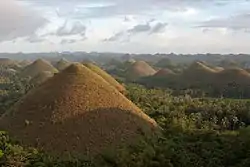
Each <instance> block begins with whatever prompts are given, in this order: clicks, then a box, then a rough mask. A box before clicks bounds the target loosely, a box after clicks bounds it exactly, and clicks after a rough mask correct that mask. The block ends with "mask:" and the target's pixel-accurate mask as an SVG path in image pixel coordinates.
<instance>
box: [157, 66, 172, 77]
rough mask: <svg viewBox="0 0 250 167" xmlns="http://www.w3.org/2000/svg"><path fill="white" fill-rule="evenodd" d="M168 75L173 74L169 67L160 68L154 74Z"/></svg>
mask: <svg viewBox="0 0 250 167" xmlns="http://www.w3.org/2000/svg"><path fill="white" fill-rule="evenodd" d="M169 75H174V72H173V71H172V70H170V69H167V68H164V69H160V70H159V71H157V72H156V73H155V74H154V76H161V77H163V76H169Z"/></svg>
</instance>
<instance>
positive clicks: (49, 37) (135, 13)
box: [0, 0, 250, 53]
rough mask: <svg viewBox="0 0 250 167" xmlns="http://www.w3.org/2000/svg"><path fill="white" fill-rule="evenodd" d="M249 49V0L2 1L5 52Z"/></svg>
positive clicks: (0, 38)
mask: <svg viewBox="0 0 250 167" xmlns="http://www.w3.org/2000/svg"><path fill="white" fill-rule="evenodd" d="M50 51H99V52H130V53H156V52H161V53H169V52H176V53H207V52H210V53H250V1H249V0H0V52H50Z"/></svg>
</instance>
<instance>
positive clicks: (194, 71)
mask: <svg viewBox="0 0 250 167" xmlns="http://www.w3.org/2000/svg"><path fill="white" fill-rule="evenodd" d="M216 73H217V71H215V70H214V69H212V68H210V67H208V66H206V65H205V64H203V63H202V62H194V63H192V64H191V65H190V66H189V67H188V68H187V69H186V70H184V71H183V73H182V74H181V75H180V76H179V83H182V84H186V85H189V86H201V85H203V86H204V85H209V84H212V83H213V82H214V79H215V76H216Z"/></svg>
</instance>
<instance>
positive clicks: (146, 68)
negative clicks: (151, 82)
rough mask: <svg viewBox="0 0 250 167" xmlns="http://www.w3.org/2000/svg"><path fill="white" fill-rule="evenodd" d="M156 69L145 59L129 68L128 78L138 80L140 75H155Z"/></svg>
mask: <svg viewBox="0 0 250 167" xmlns="http://www.w3.org/2000/svg"><path fill="white" fill-rule="evenodd" d="M155 73H156V71H155V70H154V69H153V68H152V67H151V66H150V65H148V64H147V63H146V62H145V61H137V62H135V63H133V64H132V65H131V66H130V67H129V68H128V69H127V78H128V79H130V80H136V79H139V78H140V77H146V76H151V75H154V74H155Z"/></svg>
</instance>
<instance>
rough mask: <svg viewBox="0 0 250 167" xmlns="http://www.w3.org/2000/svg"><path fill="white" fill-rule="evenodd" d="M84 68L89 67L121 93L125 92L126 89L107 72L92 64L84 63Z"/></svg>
mask: <svg viewBox="0 0 250 167" xmlns="http://www.w3.org/2000/svg"><path fill="white" fill-rule="evenodd" d="M83 65H84V66H86V67H88V68H89V69H90V70H92V71H93V72H95V73H96V74H98V75H100V76H101V77H102V78H103V79H104V80H106V81H107V82H108V83H109V84H111V85H112V86H114V87H115V88H116V89H117V90H118V91H119V92H125V88H124V87H123V86H122V85H121V84H120V83H119V82H117V81H116V80H115V79H114V78H113V77H112V76H110V75H109V74H108V73H107V72H105V71H104V70H102V69H101V68H99V67H98V66H96V65H94V64H92V63H83Z"/></svg>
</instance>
